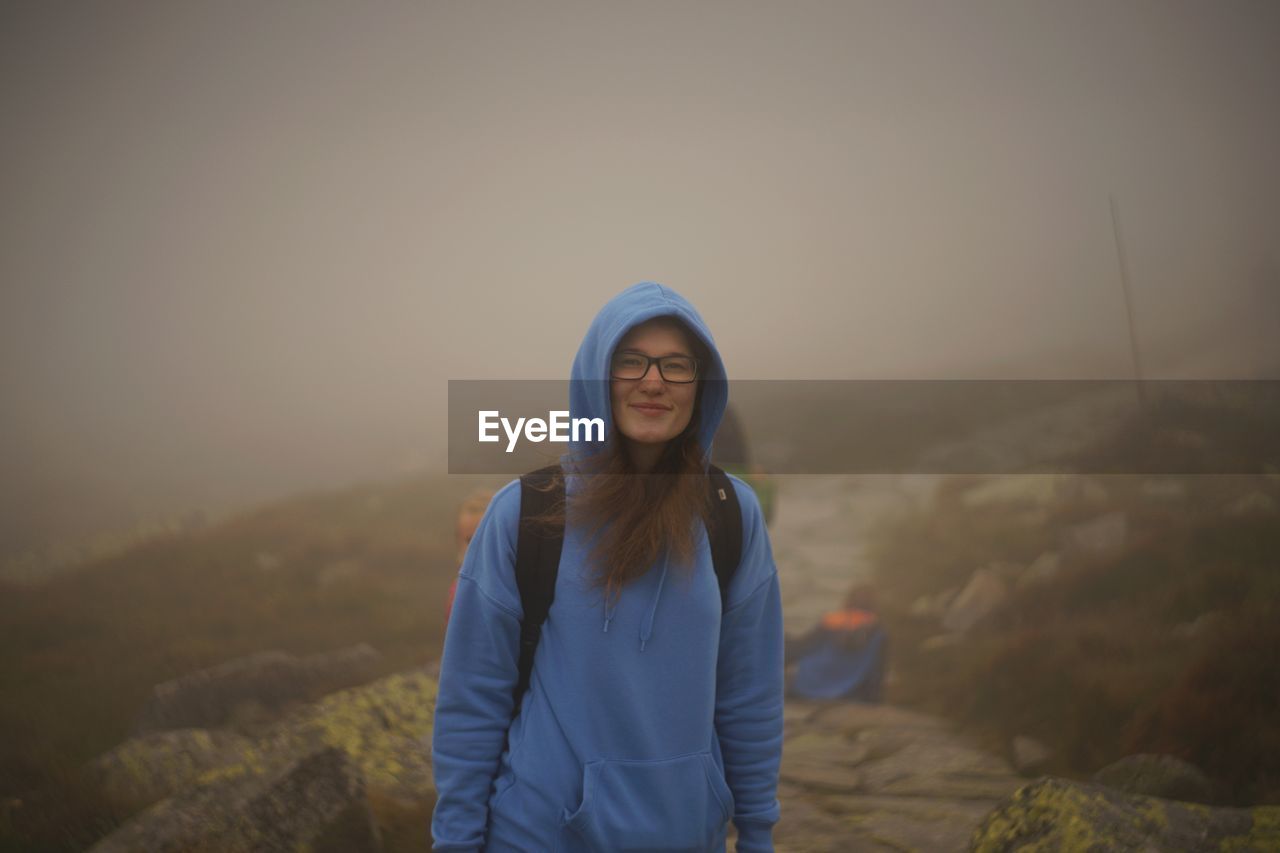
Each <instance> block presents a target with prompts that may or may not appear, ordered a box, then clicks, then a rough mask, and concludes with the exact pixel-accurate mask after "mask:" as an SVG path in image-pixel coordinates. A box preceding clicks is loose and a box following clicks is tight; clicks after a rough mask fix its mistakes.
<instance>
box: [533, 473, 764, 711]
mask: <svg viewBox="0 0 1280 853" xmlns="http://www.w3.org/2000/svg"><path fill="white" fill-rule="evenodd" d="M552 482H555V484H556V488H554V489H548V486H549V485H550V484H551V483H552ZM707 485H708V486H709V488H710V490H711V523H710V526H709V529H708V531H707V533H708V538H709V539H710V543H711V562H712V564H713V565H714V566H715V571H716V580H717V582H718V583H719V585H720V609H721V612H723V611H724V609H725V608H726V606H727V605H728V598H729V582H730V581H732V580H733V575H734V572H736V571H737V570H738V563H740V562H741V561H742V507H741V506H740V505H739V503H738V493H737V492H735V491H734V489H733V483H732V482H731V481H730V480H729V475H728V474H726V473H725V472H724V471H723V470H721V469H720V468H717V467H716V466H714V465H712V466H711V468H710V470H709V471H708V477H707ZM562 500H564V478H563V477H562V476H561V471H560V466H558V465H549V466H547V467H546V468H539V469H538V470H537V471H531V472H530V473H528V474H525V475H524V476H522V477H521V478H520V529H519V533H518V535H517V538H516V586H517V587H518V588H519V590H520V604H521V607H522V608H523V610H524V618H523V619H522V620H521V621H520V663H519V678H518V680H517V681H516V689H515V700H516V701H515V712H514V714H519V713H520V700H521V698H522V697H523V696H524V694H525V691H526V690H528V689H529V679H530V678H531V677H532V675H533V656H534V653H535V652H536V651H537V650H538V641H539V640H541V639H542V623H543V622H545V621H546V619H547V613H548V612H549V611H550V610H551V602H552V601H554V600H555V596H556V576H557V575H558V574H559V573H560V552H561V551H562V550H563V548H564V528H563V527H561V528H560V529H558V530H548V529H547V528H546V526H545V525H538V524H534V523H533V522H532V520H531V519H533V518H535V517H536V516H539V515H542V514H544V513H545V512H547V511H548V510H550V509H551V508H552V507H553V506H554V505H555V504H556V502H557V501H562ZM514 714H513V716H514Z"/></svg>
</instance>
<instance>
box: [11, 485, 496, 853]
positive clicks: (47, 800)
mask: <svg viewBox="0 0 1280 853" xmlns="http://www.w3.org/2000/svg"><path fill="white" fill-rule="evenodd" d="M475 485H476V483H475V482H473V481H471V480H468V479H463V478H444V477H438V478H423V479H417V480H413V481H408V482H403V483H395V484H379V485H366V486H361V487H357V488H352V489H348V490H344V491H340V492H333V493H329V494H323V495H315V496H308V497H303V498H298V499H296V500H292V501H287V502H283V503H280V504H276V505H272V506H268V507H264V508H260V509H258V510H256V511H251V512H246V513H244V514H241V515H239V516H237V517H234V518H232V519H229V520H228V521H226V522H225V523H223V524H220V525H218V526H216V527H211V528H208V529H205V530H201V531H197V532H190V533H184V534H175V535H172V536H169V537H167V538H163V539H158V540H155V541H152V542H149V543H146V544H144V545H141V546H139V547H137V548H134V549H131V550H129V551H127V552H125V553H122V554H119V555H116V556H113V557H110V558H108V559H102V560H99V561H96V562H93V563H90V564H87V565H85V566H83V567H81V568H80V569H79V570H77V571H75V572H73V573H68V574H65V575H61V576H58V577H56V578H54V579H52V580H50V581H48V582H45V583H42V584H39V585H35V586H20V585H16V584H3V585H0V648H3V652H2V653H0V696H3V700H2V701H0V731H3V732H4V733H5V737H4V740H3V742H0V851H3V850H17V849H24V850H25V849H37V850H50V851H52V850H78V849H83V848H84V847H85V846H88V845H89V844H91V843H92V842H93V841H94V840H96V839H97V838H99V837H101V835H102V834H103V833H104V830H106V829H109V828H110V827H112V826H114V825H116V824H117V823H118V822H119V821H120V820H121V819H122V818H123V817H124V816H122V815H115V814H112V813H110V810H109V808H108V807H107V806H106V804H105V803H103V802H102V801H101V800H100V799H99V798H98V797H97V796H96V792H94V791H93V790H91V789H89V788H87V787H85V786H84V785H83V784H82V783H81V782H80V781H79V777H78V768H79V767H81V766H82V765H83V764H84V763H85V762H86V761H88V760H90V759H92V758H93V757H95V756H96V755H99V754H101V753H102V752H105V751H106V750H108V749H110V748H111V747H113V746H115V745H116V744H117V743H119V742H120V741H122V740H124V739H126V738H127V737H128V736H129V732H130V728H131V726H132V723H133V720H134V717H135V715H136V714H137V712H138V710H139V709H140V708H141V707H142V705H143V703H144V702H145V701H146V699H147V697H148V695H149V693H150V691H151V688H152V687H153V685H155V684H157V683H159V682H163V681H167V680H169V679H172V678H175V677H178V676H181V675H183V674H186V673H188V672H191V671H193V670H197V669H202V668H205V667H208V666H212V665H214V664H217V663H221V662H223V661H226V660H229V659H232V658H235V657H239V656H242V655H246V654H250V653H252V652H256V651H261V650H265V649H283V650H285V651H288V652H291V653H294V654H298V655H305V654H311V653H317V652H324V651H329V650H333V649H336V648H341V647H344V646H349V645H352V644H354V643H358V642H367V643H370V644H371V645H372V646H373V647H374V648H376V649H378V650H379V651H380V652H381V653H382V654H383V663H382V669H383V672H382V673H379V674H389V673H391V672H395V671H398V670H402V669H406V668H410V667H414V666H420V665H422V664H425V663H427V662H428V661H430V660H432V659H434V658H436V657H438V655H439V651H440V645H441V642H442V640H443V617H444V597H445V594H446V592H447V590H448V587H449V584H450V582H451V580H452V578H453V575H454V571H455V546H454V542H453V517H454V511H455V507H456V505H457V503H458V501H459V500H460V498H461V497H462V496H463V495H464V494H465V493H466V492H467V491H469V490H470V489H471V488H472V487H474V486H475ZM335 564H336V565H338V566H339V567H340V569H339V570H337V571H331V574H332V575H333V579H332V580H330V581H328V582H322V577H324V575H325V570H326V568H330V567H333V566H335ZM420 817H421V816H420V815H415V816H413V819H414V820H417V819H418V818H420ZM422 826H423V824H422V823H421V822H420V821H419V822H418V824H417V826H416V829H415V830H412V831H416V832H417V836H416V838H417V839H418V840H419V841H420V837H421V832H422ZM398 832H399V830H396V829H395V828H392V829H390V830H389V837H390V838H392V839H394V838H396V837H399V836H398V834H397V833H398ZM412 846H413V845H407V846H406V847H405V848H404V849H408V848H409V847H412ZM417 846H420V844H419V845H417ZM391 849H395V847H394V845H392V848H391Z"/></svg>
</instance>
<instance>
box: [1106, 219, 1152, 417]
mask: <svg viewBox="0 0 1280 853" xmlns="http://www.w3.org/2000/svg"><path fill="white" fill-rule="evenodd" d="M1107 198H1108V199H1109V200H1110V201H1111V231H1112V233H1113V234H1115V238H1116V257H1117V258H1118V259H1119V261H1120V291H1121V292H1122V293H1123V294H1124V310H1125V316H1126V317H1127V318H1128V320H1129V352H1130V353H1132V355H1133V375H1134V378H1135V380H1136V382H1137V385H1138V403H1139V404H1140V405H1142V406H1143V407H1144V408H1145V407H1146V405H1147V392H1146V390H1145V389H1144V388H1143V387H1142V358H1141V356H1139V355H1138V332H1137V329H1136V328H1135V323H1134V319H1133V297H1132V296H1131V295H1130V294H1129V262H1128V260H1127V259H1126V258H1125V254H1124V240H1123V239H1122V238H1121V237H1120V208H1119V206H1118V205H1117V204H1116V197H1115V196H1114V195H1111V196H1107Z"/></svg>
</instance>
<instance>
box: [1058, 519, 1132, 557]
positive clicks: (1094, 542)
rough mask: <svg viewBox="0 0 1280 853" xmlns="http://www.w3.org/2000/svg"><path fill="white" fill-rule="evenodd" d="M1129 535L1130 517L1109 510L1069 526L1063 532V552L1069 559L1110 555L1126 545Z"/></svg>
mask: <svg viewBox="0 0 1280 853" xmlns="http://www.w3.org/2000/svg"><path fill="white" fill-rule="evenodd" d="M1128 536H1129V517H1128V516H1127V515H1125V514H1124V513H1123V512H1119V511H1116V512H1108V513H1104V514H1103V515H1100V516H1097V517H1096V518H1093V519H1090V520H1089V521H1085V522H1082V523H1080V524H1075V525H1072V526H1071V527H1068V528H1067V529H1066V530H1064V531H1063V533H1062V553H1063V556H1064V557H1065V558H1067V559H1069V560H1078V559H1085V560H1088V559H1095V558H1103V557H1108V556H1111V555H1113V554H1115V553H1116V552H1118V551H1119V550H1120V549H1121V548H1123V547H1124V545H1125V542H1126V541H1127V540H1128Z"/></svg>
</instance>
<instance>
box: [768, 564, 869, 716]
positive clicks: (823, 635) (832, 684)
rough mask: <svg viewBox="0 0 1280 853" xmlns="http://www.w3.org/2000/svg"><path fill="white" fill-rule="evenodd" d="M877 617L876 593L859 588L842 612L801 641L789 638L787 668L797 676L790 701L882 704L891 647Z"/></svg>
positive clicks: (824, 620) (830, 616)
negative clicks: (825, 700) (792, 667)
mask: <svg viewBox="0 0 1280 853" xmlns="http://www.w3.org/2000/svg"><path fill="white" fill-rule="evenodd" d="M875 611H876V606H875V590H874V589H873V588H872V587H871V586H870V585H867V584H860V585H858V586H855V587H854V588H853V589H851V590H850V591H849V594H848V595H847V596H846V597H845V601H844V607H842V608H841V609H840V610H834V611H831V612H830V613H826V614H824V615H823V617H822V619H821V621H819V622H818V624H817V625H815V626H814V627H813V628H812V629H811V630H810V631H808V632H806V633H805V634H803V635H802V636H800V637H796V638H791V637H788V638H787V651H786V663H787V666H788V667H790V666H792V665H794V667H795V671H794V673H793V674H792V676H791V679H790V681H789V682H788V685H787V695H789V696H795V697H796V698H799V699H849V700H853V701H857V702H880V701H882V700H883V699H884V675H885V661H886V659H887V655H888V645H889V642H888V636H887V635H886V633H885V629H884V625H883V624H881V622H880V618H879V616H878V615H877V614H876V612H875Z"/></svg>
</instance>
